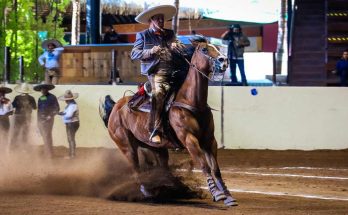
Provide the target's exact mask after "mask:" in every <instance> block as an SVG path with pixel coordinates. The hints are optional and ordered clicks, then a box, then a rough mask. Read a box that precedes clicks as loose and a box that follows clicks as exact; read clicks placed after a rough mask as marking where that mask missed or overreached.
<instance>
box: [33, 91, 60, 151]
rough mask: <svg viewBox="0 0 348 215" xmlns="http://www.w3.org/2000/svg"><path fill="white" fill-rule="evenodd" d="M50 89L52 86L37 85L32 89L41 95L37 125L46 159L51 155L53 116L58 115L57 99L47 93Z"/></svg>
mask: <svg viewBox="0 0 348 215" xmlns="http://www.w3.org/2000/svg"><path fill="white" fill-rule="evenodd" d="M52 89H54V85H52V84H39V85H36V86H35V87H34V90H35V91H40V92H41V94H42V95H41V97H40V98H39V101H38V110H37V123H38V127H39V130H40V134H41V136H42V138H43V141H44V151H45V155H47V156H48V157H52V155H53V140H52V128H53V123H54V116H55V115H56V114H58V113H59V104H58V100H57V97H56V96H55V95H53V94H51V93H50V92H49V91H50V90H52Z"/></svg>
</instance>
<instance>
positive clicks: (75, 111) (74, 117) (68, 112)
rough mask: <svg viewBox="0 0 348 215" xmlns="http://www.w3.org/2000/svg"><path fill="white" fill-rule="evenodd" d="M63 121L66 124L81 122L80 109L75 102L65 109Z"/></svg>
mask: <svg viewBox="0 0 348 215" xmlns="http://www.w3.org/2000/svg"><path fill="white" fill-rule="evenodd" d="M62 119H63V122H64V123H65V124H66V123H71V122H78V121H79V108H78V106H77V104H76V103H75V102H72V103H69V104H68V105H67V106H66V107H65V109H64V111H63V114H62Z"/></svg>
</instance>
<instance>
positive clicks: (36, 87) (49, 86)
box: [34, 82, 55, 91]
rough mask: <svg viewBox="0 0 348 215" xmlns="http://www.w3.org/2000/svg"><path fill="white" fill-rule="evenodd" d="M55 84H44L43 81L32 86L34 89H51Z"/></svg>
mask: <svg viewBox="0 0 348 215" xmlns="http://www.w3.org/2000/svg"><path fill="white" fill-rule="evenodd" d="M54 88H55V86H54V85H53V84H46V83H45V82H43V83H41V84H38V85H36V86H35V87H34V90H35V91H41V89H47V90H53V89H54Z"/></svg>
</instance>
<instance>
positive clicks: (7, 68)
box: [3, 46, 11, 83]
mask: <svg viewBox="0 0 348 215" xmlns="http://www.w3.org/2000/svg"><path fill="white" fill-rule="evenodd" d="M4 58H5V59H4V62H5V71H4V77H3V78H4V83H9V82H10V69H11V60H10V59H11V52H10V47H8V46H6V47H5V55H4Z"/></svg>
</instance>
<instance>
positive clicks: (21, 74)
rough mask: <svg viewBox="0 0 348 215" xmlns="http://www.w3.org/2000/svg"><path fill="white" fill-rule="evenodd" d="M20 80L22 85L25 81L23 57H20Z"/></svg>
mask: <svg viewBox="0 0 348 215" xmlns="http://www.w3.org/2000/svg"><path fill="white" fill-rule="evenodd" d="M19 80H20V82H21V83H23V81H24V64H23V56H20V57H19Z"/></svg>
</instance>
